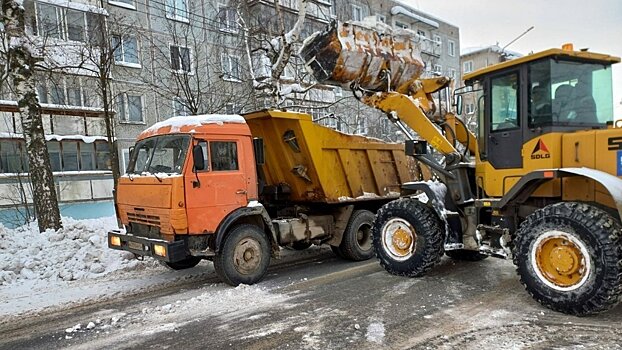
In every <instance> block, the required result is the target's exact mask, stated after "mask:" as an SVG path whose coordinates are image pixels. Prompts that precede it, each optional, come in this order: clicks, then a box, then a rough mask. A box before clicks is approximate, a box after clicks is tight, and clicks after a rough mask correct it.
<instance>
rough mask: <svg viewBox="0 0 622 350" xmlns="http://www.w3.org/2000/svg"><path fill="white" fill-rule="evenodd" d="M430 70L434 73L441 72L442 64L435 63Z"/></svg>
mask: <svg viewBox="0 0 622 350" xmlns="http://www.w3.org/2000/svg"><path fill="white" fill-rule="evenodd" d="M432 70H433V72H434V73H436V74H442V73H443V66H441V65H440V64H435V65H434V68H433V69H432Z"/></svg>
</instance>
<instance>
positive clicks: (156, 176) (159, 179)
mask: <svg viewBox="0 0 622 350" xmlns="http://www.w3.org/2000/svg"><path fill="white" fill-rule="evenodd" d="M152 175H153V177H155V178H156V179H158V181H160V182H162V179H161V178H159V177H158V175H156V173H153V174H152Z"/></svg>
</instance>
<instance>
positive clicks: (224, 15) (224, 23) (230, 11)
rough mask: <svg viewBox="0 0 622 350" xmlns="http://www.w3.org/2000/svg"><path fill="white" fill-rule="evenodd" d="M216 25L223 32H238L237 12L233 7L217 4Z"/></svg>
mask: <svg viewBox="0 0 622 350" xmlns="http://www.w3.org/2000/svg"><path fill="white" fill-rule="evenodd" d="M218 26H219V28H220V30H221V31H223V32H230V33H237V32H238V13H237V11H236V10H235V8H232V7H226V6H225V5H222V4H218Z"/></svg>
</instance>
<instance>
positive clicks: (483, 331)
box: [0, 248, 622, 349]
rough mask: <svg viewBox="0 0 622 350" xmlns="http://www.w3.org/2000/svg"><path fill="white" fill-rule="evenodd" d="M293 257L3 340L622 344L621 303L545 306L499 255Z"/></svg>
mask: <svg viewBox="0 0 622 350" xmlns="http://www.w3.org/2000/svg"><path fill="white" fill-rule="evenodd" d="M288 260H289V261H286V262H285V263H279V264H276V265H275V264H273V265H272V267H271V269H270V271H269V274H268V276H267V278H266V279H265V280H264V281H263V282H262V283H260V284H258V285H255V286H240V287H237V288H231V287H228V286H226V285H224V284H222V283H218V282H217V280H216V278H215V275H214V274H213V269H212V267H211V264H209V263H207V262H206V263H202V264H200V265H199V266H198V267H196V268H194V269H192V270H190V271H189V272H187V274H188V276H189V277H188V278H182V279H178V280H177V282H176V283H174V284H172V285H168V286H166V287H164V288H163V289H159V290H158V289H157V288H155V289H153V290H152V291H150V292H146V293H144V294H142V295H141V294H138V295H135V296H123V295H119V294H117V295H115V296H114V297H110V298H108V299H107V300H108V301H107V302H105V303H101V304H92V305H85V306H80V307H75V308H73V309H69V310H66V311H62V310H61V311H56V312H54V313H49V314H46V315H42V316H39V317H36V316H35V317H33V316H30V317H25V318H21V319H19V320H15V319H14V320H12V322H8V323H7V322H4V323H2V322H0V334H2V339H0V348H3V349H4V348H6V349H22V348H23V349H26V348H46V349H61V348H63V349H65V348H68V349H104V348H156V349H165V348H186V349H192V348H202V349H206V348H209V349H243V348H247V349H337V348H353V349H354V348H356V349H399V348H417V349H418V348H422V349H425V348H430V349H438V348H441V349H442V348H445V349H453V348H460V349H488V348H491V349H493V348H494V349H522V348H529V349H532V348H537V349H550V348H556V349H567V348H568V349H584V348H585V349H594V348H610V349H621V348H622V345H621V344H622V322H621V321H622V308H621V307H618V308H616V309H614V310H613V311H611V312H608V313H606V314H602V315H598V316H594V317H588V318H576V317H570V316H566V315H562V314H559V313H555V312H552V311H550V310H548V309H544V308H542V307H540V306H539V305H538V304H537V303H535V302H534V301H533V300H531V298H530V297H529V296H528V295H527V293H526V292H525V291H524V290H523V289H522V287H521V286H520V284H519V283H518V280H517V278H516V277H515V274H514V269H513V266H512V265H511V264H510V263H509V262H506V261H499V260H495V259H488V260H485V261H482V262H477V263H466V262H464V263H463V262H456V263H454V262H453V261H451V260H448V259H444V260H443V262H442V264H441V266H439V267H437V268H436V269H435V270H433V271H432V273H431V274H429V275H428V276H426V277H424V278H418V279H408V278H402V277H395V276H391V275H389V274H387V273H385V272H384V271H383V270H382V269H381V268H380V266H379V265H378V264H377V262H376V261H375V260H374V261H368V262H361V263H351V262H346V261H343V260H340V259H338V258H336V257H334V256H333V255H332V254H331V253H330V251H329V250H327V249H318V248H312V249H310V250H308V251H306V252H304V253H303V254H299V255H294V256H293V257H291V258H288ZM168 273H169V272H166V271H160V272H158V274H168ZM154 278H155V277H154ZM78 325H79V326H78Z"/></svg>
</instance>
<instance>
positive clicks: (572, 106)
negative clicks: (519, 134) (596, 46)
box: [529, 59, 613, 127]
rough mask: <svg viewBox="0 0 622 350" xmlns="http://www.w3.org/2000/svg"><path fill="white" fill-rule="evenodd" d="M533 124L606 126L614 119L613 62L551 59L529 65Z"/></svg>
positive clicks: (531, 124)
mask: <svg viewBox="0 0 622 350" xmlns="http://www.w3.org/2000/svg"><path fill="white" fill-rule="evenodd" d="M529 74H530V79H531V81H530V86H529V98H530V102H531V104H530V109H529V124H530V127H537V126H543V125H549V126H550V125H559V126H604V125H605V124H606V123H607V122H608V121H611V120H613V95H612V89H611V87H612V79H611V66H606V65H602V64H597V63H586V62H574V61H555V60H553V59H547V60H543V61H538V62H534V63H532V64H531V65H530V66H529Z"/></svg>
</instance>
